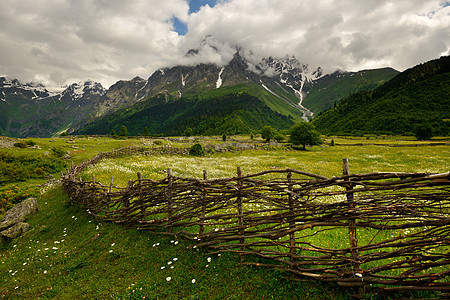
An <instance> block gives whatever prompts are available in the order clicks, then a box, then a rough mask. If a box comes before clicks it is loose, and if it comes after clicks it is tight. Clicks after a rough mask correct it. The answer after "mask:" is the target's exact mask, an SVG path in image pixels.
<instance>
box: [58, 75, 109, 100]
mask: <svg viewBox="0 0 450 300" xmlns="http://www.w3.org/2000/svg"><path fill="white" fill-rule="evenodd" d="M87 92H88V93H90V94H96V95H103V94H105V93H106V90H105V89H104V88H103V86H102V85H101V84H100V83H98V82H95V81H91V80H88V81H84V82H83V81H80V82H77V83H73V84H71V85H69V86H68V87H67V88H66V89H65V90H64V91H63V92H62V94H61V97H62V96H64V95H67V94H69V95H70V96H71V97H72V100H78V99H80V98H82V97H83V96H84V94H85V93H87Z"/></svg>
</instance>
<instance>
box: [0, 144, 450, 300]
mask: <svg viewBox="0 0 450 300" xmlns="http://www.w3.org/2000/svg"><path fill="white" fill-rule="evenodd" d="M68 139H69V138H64V139H62V138H56V139H53V140H54V141H51V139H33V141H35V143H36V144H37V145H38V146H40V149H30V148H27V149H16V148H13V149H9V150H8V151H12V152H19V153H22V154H23V153H30V154H31V153H44V152H45V151H49V149H50V148H51V147H55V146H56V147H61V148H63V149H64V150H65V151H67V150H70V151H71V156H72V157H71V160H72V159H73V160H74V162H75V163H80V162H81V161H83V160H84V159H89V158H91V157H92V156H93V155H95V154H96V153H97V152H99V151H109V150H112V149H115V148H120V147H124V146H132V145H141V144H142V143H143V142H146V143H147V142H149V141H148V140H141V139H130V140H116V139H109V138H91V137H90V138H73V139H74V140H75V144H69V143H66V141H67V140H68ZM219 139H220V138H216V139H212V140H211V139H206V138H205V139H200V142H202V143H217V141H218V140H219ZM238 139H239V140H240V141H242V140H245V139H246V138H243V137H238ZM334 139H335V140H336V141H340V140H339V139H340V138H337V137H334ZM330 140H331V137H330V138H328V139H327V143H329V141H330ZM346 140H348V139H346ZM355 141H359V140H353V141H351V143H355ZM382 141H384V142H387V143H402V141H399V140H398V139H394V138H392V139H391V138H387V139H385V140H381V139H380V140H375V138H374V137H373V138H372V139H371V140H370V141H367V143H378V142H380V143H381V142H382ZM193 142H194V140H192V141H188V140H184V141H183V140H180V141H164V143H165V144H169V145H172V146H184V147H188V146H189V145H190V143H193ZM361 142H362V143H365V141H363V140H362V139H361ZM73 146H76V147H77V149H74V148H73ZM449 152H450V147H449V146H422V147H406V148H392V147H382V146H373V145H368V146H351V147H341V146H335V147H330V146H327V145H324V146H321V147H313V148H311V149H309V151H306V152H305V151H285V150H282V149H275V150H270V151H264V150H258V151H244V152H240V153H228V152H227V153H221V154H215V155H211V156H207V157H204V158H193V157H189V156H167V155H155V156H148V157H147V156H136V157H124V158H121V159H111V160H105V161H104V162H101V163H100V164H99V165H98V166H97V167H94V168H92V169H89V170H88V171H86V172H85V174H84V175H83V176H85V177H86V178H90V177H91V176H92V175H93V174H95V176H96V181H101V182H103V183H105V184H108V183H109V178H110V176H114V181H115V184H116V185H119V186H125V185H126V183H127V181H128V180H129V179H135V178H136V172H137V171H140V172H142V173H143V177H144V178H145V177H148V178H162V177H164V176H165V174H164V171H165V170H166V169H167V168H172V169H173V172H174V174H175V175H178V176H186V177H197V178H200V177H201V176H202V170H203V169H207V170H208V176H209V178H218V177H228V176H234V175H235V173H236V167H237V166H241V167H242V170H243V172H244V173H245V174H248V173H254V172H259V171H262V170H267V169H271V168H286V167H289V168H294V169H298V170H303V171H308V172H313V173H317V174H321V175H324V176H338V175H340V173H341V172H342V171H341V169H342V166H341V164H342V161H341V159H342V157H348V158H349V159H350V170H351V172H352V173H365V172H372V171H399V172H403V171H408V172H409V171H411V172H412V171H414V172H416V171H417V172H419V171H429V172H439V173H440V172H447V171H448V169H447V168H448V166H449V160H450V158H449V157H450V155H449V154H450V153H449ZM55 176H57V174H55ZM43 181H44V179H41V181H40V180H37V179H34V180H33V181H32V182H30V183H32V184H38V183H42V182H43ZM68 201H69V199H68V197H67V195H66V194H65V193H63V191H62V189H61V187H58V186H57V187H53V188H47V189H46V192H45V193H43V194H42V195H40V196H39V197H38V204H39V212H38V213H37V214H36V215H33V216H31V217H30V218H29V223H30V224H31V229H30V231H28V232H27V233H25V234H24V235H23V236H22V237H20V238H18V239H16V240H14V241H12V242H9V243H6V244H2V245H0V274H1V276H0V298H7V299H24V298H25V299H29V298H32V299H52V298H54V299H93V298H94V299H106V298H108V299H109V298H112V299H138V298H142V297H144V296H145V297H146V299H147V298H149V299H153V298H154V299H223V298H226V299H251V298H254V299H271V298H273V299H350V298H351V296H350V295H351V294H352V292H353V291H351V290H348V289H343V288H339V287H338V286H336V285H332V284H323V283H320V282H316V281H301V282H297V281H293V280H291V279H292V277H291V276H290V275H289V274H286V273H282V272H277V271H274V270H269V269H265V268H254V267H249V266H242V265H239V262H240V260H239V257H237V256H235V255H232V254H226V253H222V254H221V256H218V255H217V254H215V255H211V254H209V253H208V252H207V251H206V250H204V249H199V250H197V249H195V248H194V249H193V248H192V247H191V246H193V244H192V243H191V242H188V241H185V240H181V239H177V238H176V237H165V236H160V235H155V234H151V233H149V232H145V231H138V230H136V229H135V228H133V227H130V228H128V227H124V226H119V225H115V224H112V223H103V222H99V221H97V220H95V219H94V218H92V217H91V216H90V215H89V214H88V213H87V212H86V211H84V210H83V209H81V208H80V207H78V206H71V205H69V204H68ZM176 242H177V243H176ZM53 247H55V248H57V249H53ZM46 249H47V250H46ZM209 257H210V258H211V261H210V262H208V258H209ZM169 262H170V264H169ZM163 267H164V268H163ZM171 267H173V268H171ZM169 277H170V281H168V280H167V279H168V278H169ZM193 279H195V282H194V283H192V281H193ZM411 295H412V296H413V297H417V296H418V295H419V294H417V293H413V294H411ZM420 295H422V296H426V295H428V294H426V293H425V294H420ZM383 297H384V296H383ZM385 298H386V297H385ZM380 299H381V298H380Z"/></svg>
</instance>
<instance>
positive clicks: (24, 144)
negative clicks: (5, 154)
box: [14, 141, 28, 148]
mask: <svg viewBox="0 0 450 300" xmlns="http://www.w3.org/2000/svg"><path fill="white" fill-rule="evenodd" d="M14 147H17V148H28V145H27V144H26V143H25V142H22V141H20V142H17V143H14Z"/></svg>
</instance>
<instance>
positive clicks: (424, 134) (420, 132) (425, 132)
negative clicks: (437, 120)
mask: <svg viewBox="0 0 450 300" xmlns="http://www.w3.org/2000/svg"><path fill="white" fill-rule="evenodd" d="M414 136H415V137H416V139H418V140H420V141H423V140H429V139H431V138H432V137H433V127H431V125H430V124H420V125H417V126H416V127H415V128H414Z"/></svg>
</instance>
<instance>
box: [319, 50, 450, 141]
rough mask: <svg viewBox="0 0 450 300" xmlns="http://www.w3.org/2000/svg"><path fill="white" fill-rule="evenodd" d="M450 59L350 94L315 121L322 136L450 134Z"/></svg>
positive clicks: (415, 68)
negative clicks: (424, 129) (421, 130)
mask: <svg viewBox="0 0 450 300" xmlns="http://www.w3.org/2000/svg"><path fill="white" fill-rule="evenodd" d="M449 72H450V57H448V56H447V57H441V58H440V59H437V60H433V61H430V62H428V63H425V64H421V65H418V66H416V67H414V68H411V69H408V70H406V71H405V72H403V73H401V74H399V75H397V76H396V77H394V78H393V79H391V80H390V81H388V82H386V83H385V84H383V85H382V86H380V87H378V88H376V89H375V90H373V91H363V92H358V93H355V94H352V95H351V96H349V97H348V98H346V99H344V100H342V101H341V102H340V103H339V104H338V105H337V106H336V107H335V108H333V109H330V110H328V111H326V112H325V113H323V114H322V115H320V116H319V117H317V118H316V119H315V120H314V125H315V126H316V128H317V129H318V130H319V131H321V132H322V133H328V134H340V133H389V134H411V133H412V132H413V131H414V128H415V127H416V126H419V125H429V126H431V127H432V128H433V131H434V134H435V135H441V136H448V135H449V134H450V122H449V120H450V101H449V100H450V99H449V95H450V73H449Z"/></svg>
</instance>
